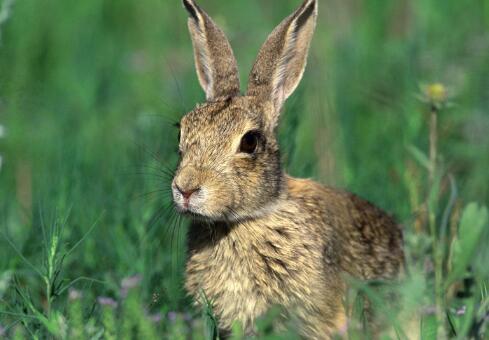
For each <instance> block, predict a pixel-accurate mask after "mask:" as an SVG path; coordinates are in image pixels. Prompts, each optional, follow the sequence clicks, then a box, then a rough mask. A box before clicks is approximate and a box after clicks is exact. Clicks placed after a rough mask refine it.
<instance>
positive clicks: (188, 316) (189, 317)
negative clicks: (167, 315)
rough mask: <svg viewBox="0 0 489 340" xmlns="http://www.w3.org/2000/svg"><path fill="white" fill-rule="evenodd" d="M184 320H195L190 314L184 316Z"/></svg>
mask: <svg viewBox="0 0 489 340" xmlns="http://www.w3.org/2000/svg"><path fill="white" fill-rule="evenodd" d="M183 319H184V320H185V321H187V322H190V321H192V319H193V318H192V315H191V314H190V313H185V314H184V315H183Z"/></svg>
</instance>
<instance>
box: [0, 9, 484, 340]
mask: <svg viewBox="0 0 489 340" xmlns="http://www.w3.org/2000/svg"><path fill="white" fill-rule="evenodd" d="M298 2H299V1H298V0H297V1H296V0H281V1H279V4H280V5H279V6H278V5H277V1H276V0H267V1H258V0H250V1H239V2H222V1H217V0H201V4H202V6H203V7H204V8H206V9H207V11H208V12H209V13H211V15H213V17H214V18H215V19H216V21H217V22H218V23H219V24H220V25H221V26H222V27H223V28H224V30H225V31H226V32H227V33H228V35H229V37H230V39H231V42H232V45H233V46H234V47H235V50H236V55H237V58H238V60H239V61H240V66H241V77H242V80H243V82H245V81H246V78H247V71H248V70H250V69H251V65H252V62H253V59H254V57H255V56H256V53H257V51H258V48H259V46H260V45H261V43H262V42H263V41H264V40H265V38H266V36H267V34H268V33H269V32H270V31H271V30H272V29H273V27H274V26H275V25H276V24H278V23H279V22H280V20H281V19H282V18H283V17H285V16H286V15H288V14H289V13H290V12H291V11H292V10H293V9H294V8H295V7H296V6H297V5H298ZM0 11H1V12H0V13H1V14H0V126H1V127H2V129H1V130H2V133H0V157H1V164H0V335H4V336H7V337H11V338H15V339H22V338H38V339H44V338H79V337H91V338H107V339H118V338H131V337H134V336H136V335H138V336H139V337H144V338H152V337H157V338H162V337H164V338H172V339H185V338H188V337H192V338H194V339H204V338H212V337H214V336H215V321H214V316H213V314H212V309H211V308H210V306H209V308H206V310H204V311H203V312H202V311H198V310H195V309H194V308H193V307H192V303H191V301H190V299H189V298H188V297H186V295H185V292H184V291H183V288H182V286H183V285H182V280H183V273H182V271H183V268H184V261H185V241H184V240H185V223H186V221H184V220H181V219H180V218H179V217H178V216H176V215H174V214H173V213H171V210H169V208H168V207H169V204H170V196H169V192H168V190H167V188H168V183H169V179H170V178H169V176H168V171H169V170H171V169H172V168H173V167H174V165H175V164H176V162H177V153H176V140H177V133H178V132H177V131H176V129H175V128H174V126H173V125H174V123H175V122H177V121H178V120H179V118H180V117H181V116H182V115H183V114H184V113H185V112H186V111H188V110H190V109H191V108H192V107H193V106H194V104H195V103H196V102H199V101H202V100H203V98H204V95H203V93H202V91H201V89H200V88H199V85H198V82H197V79H196V76H195V72H194V69H193V67H194V66H193V57H192V51H191V43H190V39H189V36H188V32H187V31H186V13H185V12H184V10H183V9H182V8H181V6H180V4H179V1H177V0H175V1H162V0H140V1H130V0H106V1H95V0H85V1H71V0H67V1H61V0H42V1H41V0H23V1H10V0H0ZM488 32H489V3H488V2H487V1H475V2H473V3H471V5H470V6H467V4H465V3H464V2H462V1H457V0H446V1H444V2H443V4H440V3H439V1H435V0H413V1H407V0H395V1H387V0H356V1H353V0H342V1H336V0H331V1H321V3H320V19H319V24H318V31H317V34H316V36H315V39H314V42H313V47H312V51H311V58H310V61H309V65H308V69H307V71H306V74H305V77H304V80H303V82H302V84H301V86H300V88H299V89H298V91H297V93H296V94H295V95H294V96H293V97H292V98H291V99H290V100H289V101H288V103H287V107H286V110H285V112H284V114H283V119H282V124H281V128H280V140H281V144H282V149H283V153H284V166H285V167H286V169H287V171H288V172H289V173H291V174H292V175H294V176H300V177H311V178H314V179H317V180H319V181H321V182H322V183H325V184H328V185H333V186H338V187H343V188H346V189H348V190H350V191H353V192H356V193H358V194H360V195H361V196H363V197H365V198H367V199H369V200H371V201H373V202H375V203H376V204H378V205H379V206H381V207H383V208H384V209H386V210H388V211H390V212H392V213H394V214H395V215H396V216H397V219H398V220H399V221H400V222H401V223H402V224H403V225H404V230H405V244H406V254H407V264H408V265H407V269H408V270H407V274H406V278H405V280H403V281H402V282H401V283H399V284H391V285H386V284H381V285H380V286H379V283H369V284H365V283H360V282H351V286H352V291H351V292H350V294H349V296H348V300H349V301H351V305H352V306H354V307H355V306H357V308H353V310H352V314H353V317H352V320H351V322H350V327H349V328H348V329H347V330H346V332H347V334H348V336H349V337H350V338H353V339H355V338H362V337H363V336H364V335H365V334H366V333H365V331H364V330H363V325H364V322H363V321H364V319H365V315H362V312H361V310H362V309H361V308H359V307H358V306H360V305H361V304H362V301H363V297H364V296H367V297H368V298H369V300H370V301H371V303H372V305H373V308H374V309H378V312H377V313H376V315H378V322H381V323H385V324H388V325H390V326H391V329H392V328H394V329H395V331H390V332H386V333H385V334H384V336H385V337H386V338H404V336H407V335H409V334H410V332H412V331H413V330H414V331H416V332H418V333H419V334H420V337H421V338H423V339H425V338H426V339H432V338H433V339H434V338H443V337H445V336H446V337H452V338H460V339H461V338H466V337H477V336H479V337H484V336H485V337H486V338H487V337H488V331H487V329H488V324H489V321H488V311H489V292H488V289H489V288H488V285H489V269H488V268H489V267H488V266H487V263H488V261H489V250H488V249H487V247H486V245H487V244H488V242H489V232H488V217H487V215H488V212H487V209H486V208H485V207H484V206H485V205H487V203H488V202H489V180H488V175H487V169H488V168H489V153H488V152H487V150H489V138H488V136H489V133H488V131H489V112H488V107H489V92H488V91H487V89H488V88H489V63H488V62H487V60H489V33H488ZM434 83H442V84H443V86H444V87H445V88H446V89H447V96H448V98H446V100H445V98H443V100H438V99H437V98H436V96H435V97H433V91H429V89H430V88H429V85H430V84H434ZM427 86H428V87H427ZM431 90H433V88H431ZM434 118H436V119H434ZM435 123H436V124H435ZM392 296H395V297H396V298H395V299H392ZM392 300H396V301H398V303H394V304H391V303H388V302H389V301H392ZM209 304H210V305H211V304H212V301H209ZM279 314H280V310H278V311H275V310H274V311H272V312H271V314H270V315H267V316H266V317H264V319H263V320H260V322H259V334H260V337H262V338H270V339H271V338H274V337H275V338H280V337H281V336H280V335H277V332H279V331H277V330H276V329H275V328H276V327H275V323H274V320H275V317H274V316H276V315H279ZM291 328H292V329H293V326H292V327H291ZM234 333H235V334H234V338H235V339H239V338H240V337H241V336H240V334H242V332H241V330H240V327H239V325H236V330H235V332H234ZM274 334H275V335H274ZM282 337H290V338H293V337H294V335H293V332H289V333H287V335H284V334H282Z"/></svg>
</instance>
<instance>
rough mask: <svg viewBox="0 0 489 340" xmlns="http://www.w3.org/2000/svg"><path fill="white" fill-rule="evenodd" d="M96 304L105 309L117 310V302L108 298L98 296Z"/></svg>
mask: <svg viewBox="0 0 489 340" xmlns="http://www.w3.org/2000/svg"><path fill="white" fill-rule="evenodd" d="M97 302H98V303H99V304H100V305H102V306H105V307H111V308H117V301H115V300H114V299H112V298H110V297H105V296H99V297H98V298H97Z"/></svg>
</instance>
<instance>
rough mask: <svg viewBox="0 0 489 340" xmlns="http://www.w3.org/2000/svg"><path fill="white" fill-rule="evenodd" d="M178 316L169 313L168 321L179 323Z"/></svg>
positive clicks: (174, 313)
mask: <svg viewBox="0 0 489 340" xmlns="http://www.w3.org/2000/svg"><path fill="white" fill-rule="evenodd" d="M177 317H178V314H177V313H176V312H168V320H170V321H171V322H175V321H177Z"/></svg>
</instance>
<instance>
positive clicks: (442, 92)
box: [424, 83, 448, 105]
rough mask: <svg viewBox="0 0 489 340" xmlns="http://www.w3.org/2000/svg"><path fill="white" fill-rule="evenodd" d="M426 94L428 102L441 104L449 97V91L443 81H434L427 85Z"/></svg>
mask: <svg viewBox="0 0 489 340" xmlns="http://www.w3.org/2000/svg"><path fill="white" fill-rule="evenodd" d="M424 95H425V97H426V99H427V101H428V102H430V103H432V104H435V105H440V104H443V103H445V102H446V100H447V99H448V91H447V89H446V87H445V85H443V84H441V83H433V84H430V85H428V86H426V87H425V89H424Z"/></svg>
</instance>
